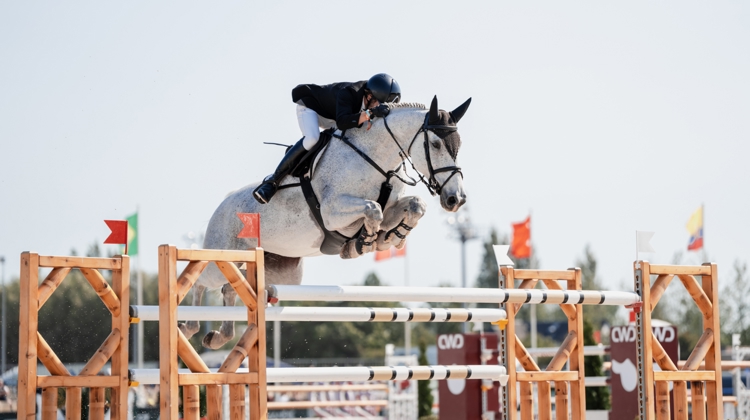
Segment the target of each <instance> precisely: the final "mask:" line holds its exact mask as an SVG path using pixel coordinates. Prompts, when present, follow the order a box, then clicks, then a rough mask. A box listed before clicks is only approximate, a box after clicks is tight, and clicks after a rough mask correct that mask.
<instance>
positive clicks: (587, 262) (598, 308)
mask: <svg viewBox="0 0 750 420" xmlns="http://www.w3.org/2000/svg"><path fill="white" fill-rule="evenodd" d="M597 265H598V263H597V261H596V256H595V255H594V253H593V252H592V251H591V246H590V245H588V244H587V245H586V247H585V248H584V249H583V257H582V258H580V259H578V260H577V261H576V266H578V267H580V268H581V282H582V288H583V290H602V289H604V288H603V287H602V283H601V281H600V280H599V278H598V277H597V274H596V269H597ZM617 309H618V308H617V306H609V305H589V306H587V307H586V310H584V311H583V318H584V320H588V321H589V322H591V324H592V326H593V327H594V328H596V329H599V328H601V326H602V324H604V323H605V322H606V323H608V324H609V325H612V324H613V323H614V321H615V314H617Z"/></svg>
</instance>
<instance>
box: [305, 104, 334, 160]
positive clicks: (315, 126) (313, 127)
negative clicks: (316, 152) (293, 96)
mask: <svg viewBox="0 0 750 420" xmlns="http://www.w3.org/2000/svg"><path fill="white" fill-rule="evenodd" d="M297 122H298V123H299V129H300V130H302V135H303V136H305V139H304V140H302V146H303V147H304V148H305V150H310V149H312V148H313V146H315V143H317V142H318V139H319V138H320V129H321V128H333V127H336V121H334V120H329V119H328V118H323V117H321V116H320V115H318V113H317V112H315V111H313V110H312V109H310V108H308V107H306V106H304V105H297Z"/></svg>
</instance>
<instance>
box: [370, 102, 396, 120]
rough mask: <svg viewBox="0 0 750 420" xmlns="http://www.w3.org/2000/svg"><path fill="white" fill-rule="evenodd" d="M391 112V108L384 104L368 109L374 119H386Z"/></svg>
mask: <svg viewBox="0 0 750 420" xmlns="http://www.w3.org/2000/svg"><path fill="white" fill-rule="evenodd" d="M390 112H391V108H390V107H389V106H388V105H386V104H381V105H378V106H376V107H373V108H370V113H371V114H372V115H373V116H375V117H380V118H384V117H387V116H388V114H389V113H390Z"/></svg>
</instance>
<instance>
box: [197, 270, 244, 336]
mask: <svg viewBox="0 0 750 420" xmlns="http://www.w3.org/2000/svg"><path fill="white" fill-rule="evenodd" d="M221 294H222V295H223V296H224V306H234V303H235V301H236V300H237V292H236V291H235V290H234V288H233V287H232V286H231V285H230V284H229V283H227V284H225V285H224V286H222V287H221ZM233 337H234V321H222V322H221V327H220V328H219V331H210V332H209V333H208V334H206V336H205V337H203V347H207V348H209V349H213V350H216V349H218V348H220V347H221V346H223V345H224V344H226V343H227V341H229V340H231V339H232V338H233Z"/></svg>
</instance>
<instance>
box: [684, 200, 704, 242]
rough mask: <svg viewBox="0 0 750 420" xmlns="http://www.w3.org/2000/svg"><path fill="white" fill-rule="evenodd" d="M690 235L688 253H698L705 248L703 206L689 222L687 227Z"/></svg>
mask: <svg viewBox="0 0 750 420" xmlns="http://www.w3.org/2000/svg"><path fill="white" fill-rule="evenodd" d="M685 227H686V228H687V230H688V232H689V233H690V241H689V242H688V247H687V249H688V251H697V250H699V249H701V248H703V206H700V208H698V210H696V211H695V212H694V213H693V214H692V215H691V216H690V220H688V222H687V225H686V226H685Z"/></svg>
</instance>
